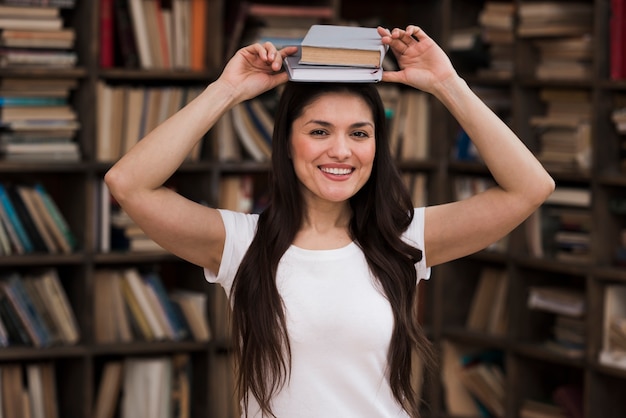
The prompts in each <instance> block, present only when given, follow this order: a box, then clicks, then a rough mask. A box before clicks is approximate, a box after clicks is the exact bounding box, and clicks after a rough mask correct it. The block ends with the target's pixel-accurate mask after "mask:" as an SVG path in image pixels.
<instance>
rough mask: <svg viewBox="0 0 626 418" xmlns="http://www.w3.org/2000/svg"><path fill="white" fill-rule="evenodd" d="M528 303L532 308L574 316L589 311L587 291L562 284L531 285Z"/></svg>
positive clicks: (579, 315)
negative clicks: (559, 285) (586, 299)
mask: <svg viewBox="0 0 626 418" xmlns="http://www.w3.org/2000/svg"><path fill="white" fill-rule="evenodd" d="M527 305H528V307H529V308H530V309H537V310H543V311H547V312H552V313H556V314H561V315H567V316H572V317H581V316H583V315H585V313H586V311H587V304H586V301H585V293H584V292H583V291H582V290H579V289H574V288H567V287H562V286H561V287H558V286H549V285H545V286H531V287H530V288H529V291H528V300H527Z"/></svg>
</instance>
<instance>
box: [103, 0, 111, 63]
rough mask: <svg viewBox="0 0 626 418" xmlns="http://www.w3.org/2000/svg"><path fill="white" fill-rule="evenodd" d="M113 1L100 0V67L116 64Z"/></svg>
mask: <svg viewBox="0 0 626 418" xmlns="http://www.w3.org/2000/svg"><path fill="white" fill-rule="evenodd" d="M113 2H114V0H100V67H102V68H111V67H113V66H114V55H113V48H114V46H113Z"/></svg>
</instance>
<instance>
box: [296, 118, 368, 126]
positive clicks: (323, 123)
mask: <svg viewBox="0 0 626 418" xmlns="http://www.w3.org/2000/svg"><path fill="white" fill-rule="evenodd" d="M308 124H316V125H322V126H325V127H327V126H333V124H332V123H330V122H328V121H325V120H319V119H311V120H310V121H308V122H307V123H306V124H305V125H308ZM364 126H370V127H372V128H373V127H374V123H372V122H369V121H364V122H355V123H353V124H351V125H350V127H351V128H361V127H364Z"/></svg>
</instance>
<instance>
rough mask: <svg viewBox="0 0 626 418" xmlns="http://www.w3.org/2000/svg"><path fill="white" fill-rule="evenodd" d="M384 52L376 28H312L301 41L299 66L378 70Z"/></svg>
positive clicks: (315, 26) (327, 26)
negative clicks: (349, 67)
mask: <svg viewBox="0 0 626 418" xmlns="http://www.w3.org/2000/svg"><path fill="white" fill-rule="evenodd" d="M387 49H388V46H387V45H384V44H383V43H382V42H381V37H380V35H379V34H378V31H377V30H376V28H364V27H358V26H339V25H313V26H311V28H310V29H309V31H308V32H307V34H306V35H305V37H304V39H303V40H302V43H301V50H302V57H301V59H300V64H316V65H345V66H359V67H370V68H380V67H382V63H383V59H384V58H385V53H386V52H387Z"/></svg>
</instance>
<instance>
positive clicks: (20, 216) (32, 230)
mask: <svg viewBox="0 0 626 418" xmlns="http://www.w3.org/2000/svg"><path fill="white" fill-rule="evenodd" d="M0 204H1V205H2V208H1V210H0V218H1V219H2V224H3V226H4V229H5V230H6V231H7V237H8V238H9V239H10V241H11V242H10V244H11V245H10V247H9V251H8V253H7V255H8V254H24V253H31V252H35V251H37V252H45V253H50V254H54V253H65V254H68V253H71V252H72V251H73V250H74V249H75V248H76V238H75V237H74V235H73V233H72V231H71V230H70V228H69V226H68V225H67V221H66V220H65V218H64V217H63V214H62V213H61V211H60V210H59V208H58V206H57V205H56V203H55V202H54V200H53V199H52V198H51V197H50V195H49V194H48V193H47V191H46V189H45V187H44V186H43V184H41V183H36V184H34V185H23V184H17V185H16V184H10V185H6V186H5V185H3V184H0Z"/></svg>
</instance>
